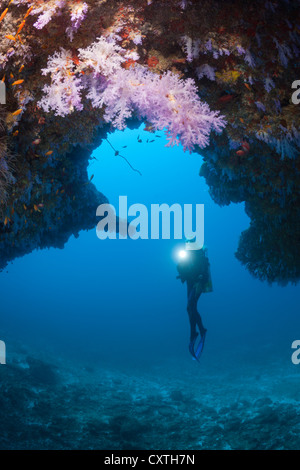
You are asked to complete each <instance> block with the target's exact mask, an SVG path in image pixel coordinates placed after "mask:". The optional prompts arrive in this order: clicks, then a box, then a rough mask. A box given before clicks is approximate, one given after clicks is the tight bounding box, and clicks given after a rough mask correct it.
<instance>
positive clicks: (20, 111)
mask: <svg viewBox="0 0 300 470" xmlns="http://www.w3.org/2000/svg"><path fill="white" fill-rule="evenodd" d="M22 112H23V109H22V108H20V109H18V110H17V111H15V112H14V113H12V115H13V116H19V114H21V113H22Z"/></svg>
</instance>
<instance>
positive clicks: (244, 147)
mask: <svg viewBox="0 0 300 470" xmlns="http://www.w3.org/2000/svg"><path fill="white" fill-rule="evenodd" d="M241 145H242V148H243V150H244V151H245V152H249V150H250V145H249V144H248V142H245V141H243V142H242V144H241Z"/></svg>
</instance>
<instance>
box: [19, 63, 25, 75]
mask: <svg viewBox="0 0 300 470" xmlns="http://www.w3.org/2000/svg"><path fill="white" fill-rule="evenodd" d="M24 67H25V65H24V64H23V65H21V67H20V68H19V73H21V72H22V70H23V69H24Z"/></svg>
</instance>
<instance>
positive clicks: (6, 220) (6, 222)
mask: <svg viewBox="0 0 300 470" xmlns="http://www.w3.org/2000/svg"><path fill="white" fill-rule="evenodd" d="M8 221H9V218H8V217H7V216H6V217H5V219H4V227H6V225H7V224H8Z"/></svg>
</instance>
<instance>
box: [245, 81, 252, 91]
mask: <svg viewBox="0 0 300 470" xmlns="http://www.w3.org/2000/svg"><path fill="white" fill-rule="evenodd" d="M244 85H245V87H246V88H247V89H248V90H249V91H251V87H250V85H248V83H244Z"/></svg>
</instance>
